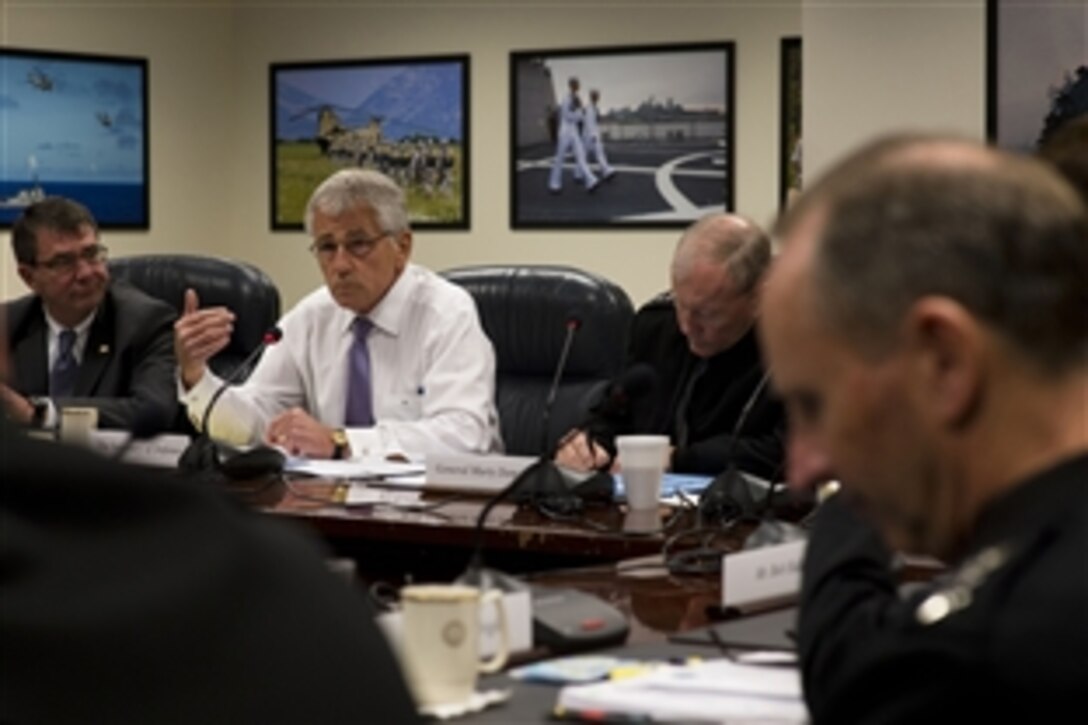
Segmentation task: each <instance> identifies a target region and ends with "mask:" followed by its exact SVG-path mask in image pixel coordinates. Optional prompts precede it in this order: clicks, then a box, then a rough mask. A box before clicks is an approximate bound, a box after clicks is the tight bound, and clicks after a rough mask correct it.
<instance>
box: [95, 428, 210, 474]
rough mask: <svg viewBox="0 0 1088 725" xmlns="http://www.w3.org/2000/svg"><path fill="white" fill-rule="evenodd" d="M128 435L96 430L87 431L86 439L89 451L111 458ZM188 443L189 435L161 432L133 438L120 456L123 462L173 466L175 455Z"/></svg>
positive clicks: (175, 460) (158, 466) (157, 466)
mask: <svg viewBox="0 0 1088 725" xmlns="http://www.w3.org/2000/svg"><path fill="white" fill-rule="evenodd" d="M128 438H129V434H128V433H127V432H125V431H120V430H96V431H92V432H91V439H90V441H89V443H90V447H91V449H92V450H94V451H97V452H98V453H99V454H100V455H103V456H107V457H111V456H113V455H115V454H116V453H117V451H119V450H121V447H122V446H124V445H125V443H126V442H128ZM188 446H189V436H186V435H181V434H179V433H164V434H163V435H158V436H155V437H154V438H147V439H145V440H138V441H133V442H132V445H131V446H130V447H129V448H128V450H126V451H125V452H124V455H122V456H121V460H122V461H124V462H125V463H131V464H133V465H137V466H153V467H156V468H177V465H178V458H180V457H181V454H182V453H183V452H184V451H185V449H186V448H187V447H188Z"/></svg>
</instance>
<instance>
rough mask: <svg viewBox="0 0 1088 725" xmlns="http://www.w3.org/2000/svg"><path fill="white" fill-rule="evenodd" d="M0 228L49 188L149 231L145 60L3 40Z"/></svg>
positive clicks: (103, 222) (105, 223)
mask: <svg viewBox="0 0 1088 725" xmlns="http://www.w3.org/2000/svg"><path fill="white" fill-rule="evenodd" d="M0 119H2V120H0V144H2V146H0V148H2V153H0V226H3V227H10V226H11V225H12V223H14V221H15V220H16V219H17V218H18V217H19V215H20V214H22V212H23V210H24V209H25V208H26V207H27V206H29V205H30V204H32V203H34V202H35V201H37V200H40V199H44V198H45V197H46V196H66V197H69V198H72V199H75V200H76V201H79V202H81V203H82V204H84V205H86V206H87V208H88V209H90V210H91V213H92V214H94V217H95V219H96V220H97V221H98V223H99V226H100V227H102V228H103V229H147V228H148V227H149V225H150V218H149V199H150V190H149V180H150V174H149V171H148V142H147V60H146V59H144V58H125V57H120V56H109V55H86V54H75V53H58V52H54V51H45V50H26V49H18V48H7V47H4V48H0Z"/></svg>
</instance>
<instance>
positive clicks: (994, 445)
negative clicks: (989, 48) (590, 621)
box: [760, 136, 1088, 723]
mask: <svg viewBox="0 0 1088 725" xmlns="http://www.w3.org/2000/svg"><path fill="white" fill-rule="evenodd" d="M779 234H780V237H781V238H782V240H783V248H784V251H783V254H782V255H781V257H780V258H779V260H778V261H777V262H776V264H775V265H774V269H773V271H772V273H771V275H770V278H769V280H768V282H767V286H766V290H765V296H764V298H763V308H762V309H763V315H762V317H761V323H760V324H761V333H762V335H763V338H764V342H765V347H764V349H765V350H766V351H767V354H768V362H769V366H770V369H771V371H772V378H773V381H774V384H775V385H776V387H777V388H778V390H779V392H780V393H781V395H782V396H783V399H784V400H785V402H786V405H787V410H788V411H789V416H790V435H791V437H792V441H791V447H790V452H791V455H792V456H793V459H792V460H791V473H792V476H793V479H794V480H793V482H794V484H795V485H799V484H804V483H812V482H815V481H819V480H827V479H829V478H832V477H834V478H837V479H838V480H839V481H840V482H841V492H840V493H839V494H837V495H835V496H833V497H831V499H830V500H828V501H827V502H826V503H825V504H824V505H823V507H822V509H821V510H820V511H819V512H818V514H817V517H816V522H815V524H814V526H813V530H812V533H811V538H810V541H809V545H808V551H807V555H806V561H805V564H804V570H803V585H802V602H801V614H800V620H799V623H798V630H799V648H800V654H801V660H802V669H803V682H804V688H805V696H806V699H807V702H808V705H809V708H810V710H811V713H812V717H813V721H814V722H816V723H821V722H830V723H862V722H864V723H877V722H879V723H891V722H902V723H917V722H925V721H926V720H927V719H928V720H930V721H933V720H939V721H945V720H947V719H948V718H949V717H951V716H952V713H956V712H964V713H970V715H971V718H972V720H977V721H978V722H991V721H1001V722H1016V721H1024V722H1028V721H1030V722H1057V721H1059V720H1061V719H1063V717H1062V716H1061V715H1060V714H1061V713H1065V712H1072V711H1075V710H1074V708H1076V707H1078V706H1079V705H1080V704H1081V699H1082V696H1083V690H1084V685H1085V684H1086V683H1088V626H1085V622H1084V616H1085V612H1088V284H1086V280H1088V220H1086V216H1085V209H1084V207H1083V205H1082V202H1081V201H1080V200H1079V199H1078V197H1077V196H1076V194H1075V192H1074V191H1073V190H1072V189H1071V188H1070V187H1069V186H1068V185H1067V184H1066V183H1065V182H1064V181H1062V180H1061V179H1060V178H1059V177H1058V176H1057V175H1055V174H1054V173H1053V172H1052V171H1051V170H1050V169H1048V168H1046V167H1045V165H1044V164H1042V163H1040V162H1038V161H1037V160H1033V159H1029V158H1022V157H1016V156H1013V155H1010V154H1006V153H1003V152H1001V151H997V150H993V149H987V148H985V147H984V146H982V145H980V144H977V143H975V142H972V141H966V140H960V139H951V138H941V137H902V136H901V137H893V138H889V139H884V140H881V141H878V142H876V143H874V144H872V145H870V146H868V147H866V148H865V149H863V150H862V151H860V152H859V153H857V154H855V155H853V156H852V157H850V158H849V159H847V160H846V161H844V162H843V163H842V164H840V165H839V166H837V167H836V168H835V169H833V170H832V171H831V172H830V173H829V174H828V175H827V176H826V177H825V178H824V179H823V180H821V181H820V182H818V183H817V184H816V185H815V186H813V187H812V188H811V189H810V190H808V191H807V192H806V193H805V194H804V195H803V196H802V197H801V198H800V199H799V201H798V202H797V203H796V204H795V205H794V206H793V207H792V208H791V209H790V211H789V212H788V213H787V215H786V216H785V217H784V218H783V220H782V221H781V223H780V225H779ZM893 550H899V551H906V552H914V553H925V554H931V555H934V556H937V557H940V558H942V559H943V560H944V561H945V562H946V563H947V564H948V565H949V569H948V571H947V573H945V574H943V575H941V576H940V577H938V578H937V579H936V580H934V581H933V582H931V583H930V584H929V585H928V586H927V587H925V588H923V589H922V590H921V591H918V592H916V593H914V594H912V595H909V596H906V595H903V596H901V595H899V594H898V593H897V589H896V577H895V573H894V572H893V570H892V569H891V567H890V564H889V563H890V561H891V551H893Z"/></svg>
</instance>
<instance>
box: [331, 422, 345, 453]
mask: <svg viewBox="0 0 1088 725" xmlns="http://www.w3.org/2000/svg"><path fill="white" fill-rule="evenodd" d="M330 437H331V438H332V457H333V459H335V460H340V459H342V458H344V457H345V454H346V453H347V452H348V434H347V433H346V432H345V431H344V429H343V428H336V429H334V430H333V431H332V434H331V435H330Z"/></svg>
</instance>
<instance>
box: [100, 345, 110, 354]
mask: <svg viewBox="0 0 1088 725" xmlns="http://www.w3.org/2000/svg"><path fill="white" fill-rule="evenodd" d="M109 351H110V346H109V345H99V346H98V354H99V355H108V354H109Z"/></svg>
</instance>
